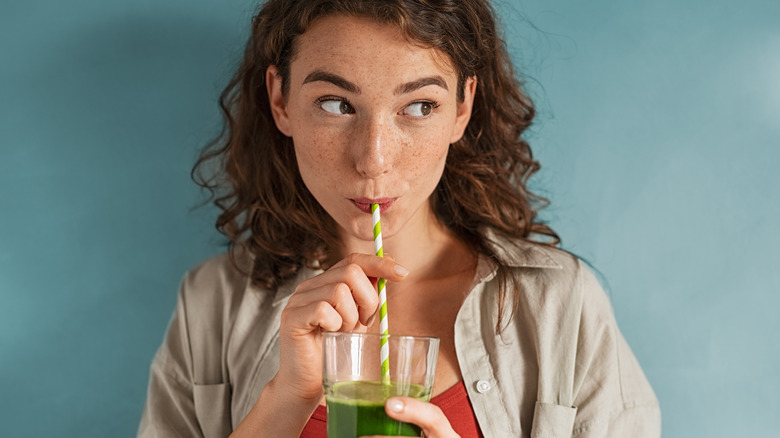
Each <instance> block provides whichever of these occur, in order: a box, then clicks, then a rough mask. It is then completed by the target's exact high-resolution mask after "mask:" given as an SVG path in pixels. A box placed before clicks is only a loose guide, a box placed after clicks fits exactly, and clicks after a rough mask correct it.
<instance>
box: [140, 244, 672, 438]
mask: <svg viewBox="0 0 780 438" xmlns="http://www.w3.org/2000/svg"><path fill="white" fill-rule="evenodd" d="M494 247H495V248H496V250H497V254H498V257H500V259H502V260H503V261H504V262H505V263H506V264H507V265H508V266H510V267H511V275H512V276H513V277H514V278H515V279H516V285H517V287H519V288H520V291H521V293H520V294H519V307H518V311H517V312H516V313H515V315H514V316H513V317H511V318H510V317H509V310H507V313H506V314H505V315H504V321H506V322H505V328H504V330H503V331H502V332H501V333H500V334H498V335H497V334H496V322H497V318H498V310H497V309H498V305H497V295H498V293H497V290H498V280H497V278H496V266H495V263H493V262H491V261H490V260H489V259H488V258H487V257H482V258H481V259H480V261H479V264H478V269H477V273H476V276H475V278H474V281H473V283H472V287H471V291H470V292H469V295H468V296H467V298H466V300H465V301H464V303H463V306H462V307H461V309H460V312H459V313H458V316H457V320H456V322H455V347H456V350H457V356H458V364H459V365H460V370H461V373H462V375H463V381H464V383H465V386H466V389H467V391H468V395H469V399H470V401H471V403H472V406H473V408H474V413H475V414H476V417H477V420H478V422H479V427H480V429H481V430H482V433H483V434H484V435H485V437H491V438H492V437H532V438H558V437H578V438H591V437H615V438H644V437H648V438H650V437H659V436H660V435H661V419H660V410H659V406H658V402H657V400H656V397H655V394H654V393H653V390H652V388H651V387H650V384H649V383H648V381H647V379H646V378H645V376H644V374H643V373H642V370H641V368H640V366H639V364H638V363H637V361H636V359H635V357H634V355H633V353H632V352H631V349H630V348H629V346H628V344H627V343H626V341H625V340H624V339H623V336H622V335H621V334H620V331H619V330H618V327H617V325H616V323H615V318H614V316H613V313H612V308H611V306H610V303H609V300H608V299H607V296H606V294H605V293H604V291H603V290H602V288H601V287H600V285H599V283H598V281H597V280H596V279H595V278H594V276H593V275H592V273H591V272H590V271H589V270H588V269H587V268H586V267H585V266H584V265H583V263H582V262H580V261H579V260H577V259H576V258H575V257H573V256H572V255H570V254H568V253H566V252H564V251H560V250H557V249H553V248H548V247H545V246H541V245H537V244H533V243H529V242H525V241H518V242H509V241H506V240H500V239H496V243H495V244H494ZM320 272H321V271H317V270H311V269H301V271H300V272H299V274H298V276H297V277H296V278H295V279H294V280H293V281H290V282H287V283H285V284H284V285H282V286H281V287H279V288H278V290H276V291H270V290H263V289H259V288H256V287H253V286H251V285H250V284H249V281H248V278H247V277H246V276H244V275H242V274H240V273H239V272H238V271H237V270H236V269H235V268H234V267H233V266H232V265H231V263H230V260H229V258H228V257H227V256H225V255H223V256H219V257H216V258H213V259H210V260H208V261H206V262H205V263H203V264H201V265H200V266H198V267H196V268H194V269H193V270H191V271H190V272H188V273H187V275H186V276H185V277H184V280H183V281H182V284H181V289H180V291H179V297H178V301H177V304H176V309H175V312H174V314H173V318H172V320H171V322H170V325H169V327H168V332H167V335H166V337H165V340H164V342H163V344H162V346H161V347H160V348H159V350H158V351H157V354H156V355H155V357H154V360H153V362H152V366H151V373H150V380H149V389H148V395H147V400H146V405H145V407H144V413H143V416H142V419H141V424H140V428H139V431H138V436H139V437H179V436H181V437H185V436H186V437H196V436H203V437H209V438H211V437H225V436H227V435H229V434H230V432H231V431H232V430H233V428H235V427H236V426H237V425H238V423H239V422H241V420H242V419H243V418H244V417H245V416H246V415H247V414H248V413H249V410H250V409H251V408H252V406H253V405H254V404H255V402H256V401H257V399H258V396H259V395H260V392H261V391H262V389H263V387H264V386H265V385H266V383H268V381H269V380H270V379H271V378H272V377H273V376H274V375H275V374H276V372H277V370H278V367H279V320H280V315H281V312H282V309H283V308H284V306H285V304H286V303H287V300H288V298H289V297H290V295H291V294H292V293H293V291H294V289H295V286H296V285H297V284H298V283H300V282H301V281H303V280H305V279H307V278H310V277H312V276H314V275H317V274H319V273H320ZM510 284H511V283H510ZM510 296H511V294H510ZM505 307H507V308H508V307H511V306H505Z"/></svg>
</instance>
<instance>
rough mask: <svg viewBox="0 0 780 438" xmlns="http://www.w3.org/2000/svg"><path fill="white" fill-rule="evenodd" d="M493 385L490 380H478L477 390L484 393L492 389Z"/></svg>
mask: <svg viewBox="0 0 780 438" xmlns="http://www.w3.org/2000/svg"><path fill="white" fill-rule="evenodd" d="M491 387H492V386H491V385H490V382H488V381H487V380H479V381H477V392H479V393H480V394H484V393H486V392H488V391H490V388H491Z"/></svg>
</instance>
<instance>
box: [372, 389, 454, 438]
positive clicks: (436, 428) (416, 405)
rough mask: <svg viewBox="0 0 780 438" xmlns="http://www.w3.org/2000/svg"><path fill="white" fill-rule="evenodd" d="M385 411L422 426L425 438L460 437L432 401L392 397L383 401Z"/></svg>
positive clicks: (393, 416)
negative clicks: (385, 401)
mask: <svg viewBox="0 0 780 438" xmlns="http://www.w3.org/2000/svg"><path fill="white" fill-rule="evenodd" d="M385 412H387V415H389V416H390V417H391V418H394V419H396V420H399V421H403V422H404V423H412V424H416V425H417V426H419V427H420V428H422V431H423V436H425V438H460V435H458V434H457V433H455V431H454V430H453V429H452V425H450V421H449V420H448V419H447V417H446V416H445V415H444V413H443V412H442V411H441V409H440V408H439V407H438V406H436V405H434V404H433V403H428V402H424V401H420V400H417V399H415V398H411V397H392V398H390V399H388V400H387V403H385ZM363 438H380V437H363Z"/></svg>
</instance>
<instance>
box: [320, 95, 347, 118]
mask: <svg viewBox="0 0 780 438" xmlns="http://www.w3.org/2000/svg"><path fill="white" fill-rule="evenodd" d="M317 105H319V107H320V108H322V109H323V110H324V111H325V112H328V113H331V114H336V115H344V114H352V113H354V112H355V108H353V107H352V105H350V103H349V102H347V101H346V100H343V99H336V98H325V99H319V100H317Z"/></svg>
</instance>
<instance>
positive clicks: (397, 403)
mask: <svg viewBox="0 0 780 438" xmlns="http://www.w3.org/2000/svg"><path fill="white" fill-rule="evenodd" d="M387 409H389V410H391V411H393V412H396V413H399V414H400V413H401V412H403V410H404V402H402V401H401V400H398V399H390V400H388V401H387Z"/></svg>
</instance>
